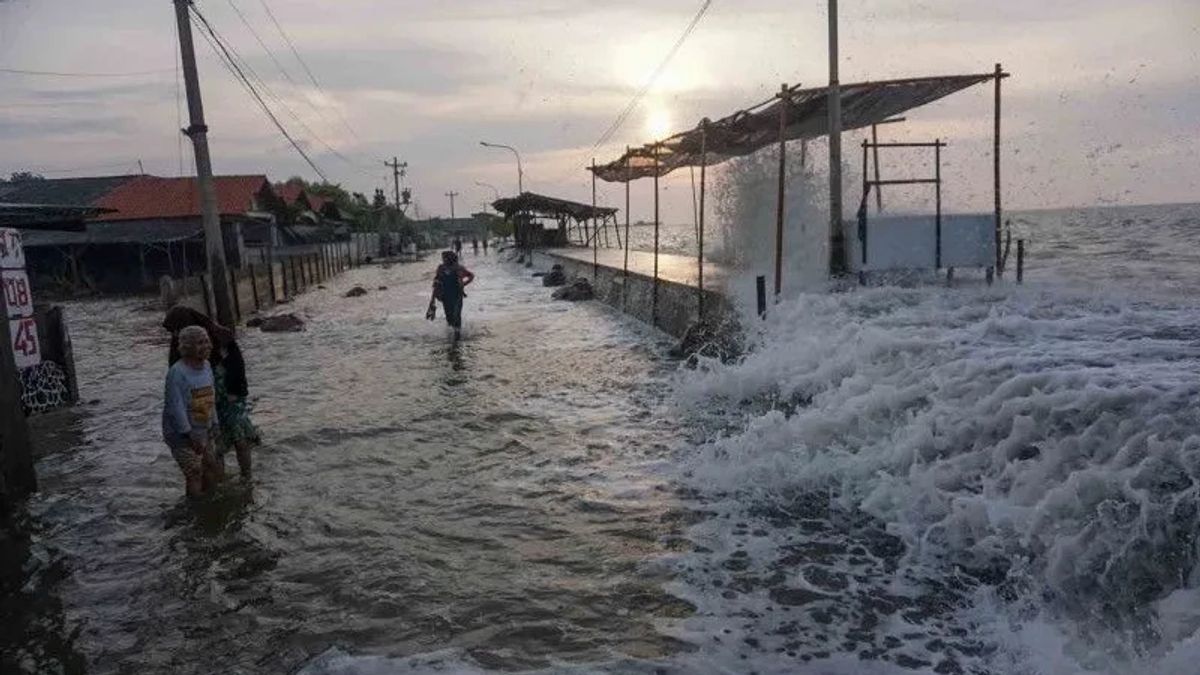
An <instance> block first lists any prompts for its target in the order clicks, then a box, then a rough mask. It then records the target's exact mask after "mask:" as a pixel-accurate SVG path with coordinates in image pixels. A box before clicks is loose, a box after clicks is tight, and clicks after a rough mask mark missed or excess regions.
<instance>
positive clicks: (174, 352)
mask: <svg viewBox="0 0 1200 675" xmlns="http://www.w3.org/2000/svg"><path fill="white" fill-rule="evenodd" d="M188 326H198V327H200V328H202V329H204V331H205V332H206V333H207V334H208V336H209V340H210V342H211V343H212V353H211V356H210V357H209V364H210V366H211V367H212V372H213V381H214V386H215V392H216V410H217V419H218V422H219V423H220V428H221V434H220V436H219V437H218V438H216V439H214V440H215V441H216V445H215V452H216V453H217V454H216V457H217V461H218V463H219V464H220V465H221V468H222V472H223V471H224V466H225V453H227V452H229V451H230V450H233V451H234V452H235V454H236V455H237V463H238V469H239V470H240V472H241V475H242V478H243V479H245V480H250V479H251V477H252V467H253V459H252V457H251V455H250V449H251V448H252V447H253V446H255V445H258V444H259V443H260V440H261V439H260V436H259V433H258V429H256V428H255V426H254V423H253V422H252V421H251V420H250V414H249V411H248V409H247V398H248V397H249V395H250V391H249V385H248V384H247V379H246V362H245V359H243V358H242V350H241V348H240V347H239V346H238V343H237V341H236V340H235V339H234V334H233V331H231V330H230V329H228V328H225V327H224V326H222V325H220V324H218V323H216V322H215V321H213V320H212V319H211V318H209V317H208V316H206V315H204V314H202V313H200V312H197V311H196V310H194V309H191V308H190V307H184V306H182V305H180V306H177V307H173V308H171V310H170V311H168V312H167V316H166V318H165V319H164V320H163V328H166V329H167V330H169V331H171V333H172V336H173V337H172V340H171V349H170V353H169V354H168V357H167V359H168V362H169V363H171V364H174V363H175V362H176V361H177V360H178V359H179V358H180V352H179V349H178V335H179V332H180V331H181V330H183V329H184V328H186V327H188Z"/></svg>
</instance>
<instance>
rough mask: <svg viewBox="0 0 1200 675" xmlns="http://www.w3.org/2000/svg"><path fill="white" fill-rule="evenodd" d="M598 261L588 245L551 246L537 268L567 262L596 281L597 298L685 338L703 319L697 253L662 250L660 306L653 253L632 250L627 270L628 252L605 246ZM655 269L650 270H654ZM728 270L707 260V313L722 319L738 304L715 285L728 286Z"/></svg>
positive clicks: (570, 273)
mask: <svg viewBox="0 0 1200 675" xmlns="http://www.w3.org/2000/svg"><path fill="white" fill-rule="evenodd" d="M600 253H601V254H602V255H598V256H597V258H598V259H599V262H598V263H596V264H593V262H592V251H591V250H588V249H582V248H581V249H548V250H539V251H537V252H536V253H535V254H534V267H535V268H538V269H542V268H546V269H548V268H549V267H550V265H552V264H554V263H558V264H561V265H562V266H563V270H564V271H565V272H566V275H567V278H568V279H572V278H574V277H583V278H585V279H587V280H588V281H591V282H592V287H593V288H594V289H595V291H596V298H597V299H598V300H601V301H603V302H606V303H608V304H609V305H611V306H613V307H615V308H617V309H620V310H622V311H624V312H625V313H626V314H630V315H632V316H634V317H637V318H638V319H640V320H642V321H644V322H646V323H648V324H651V325H653V326H655V327H656V328H658V329H659V330H661V331H663V332H665V333H667V334H668V335H672V336H674V337H677V338H682V337H683V336H684V334H685V333H686V332H687V330H688V328H689V327H690V326H691V325H692V324H694V323H696V321H697V320H698V319H699V303H700V291H699V286H698V285H697V279H696V274H695V271H694V269H695V266H696V262H695V259H694V258H687V257H684V256H679V255H669V254H660V256H659V268H660V269H659V279H658V303H657V311H655V310H656V307H655V302H654V286H655V280H654V274H653V271H652V270H653V255H652V254H649V253H645V252H642V251H630V265H629V267H630V269H629V273H628V275H626V273H625V271H624V269H623V264H624V251H621V250H618V249H605V250H602V251H601V252H600ZM648 268H649V269H648ZM724 278H725V271H724V270H723V269H721V268H720V267H719V266H717V265H715V264H712V263H705V284H704V287H705V290H704V316H705V318H706V319H712V320H721V319H724V318H725V317H728V316H731V315H732V314H733V306H732V304H731V303H730V302H729V299H728V298H726V297H725V295H724V294H723V293H722V292H721V291H719V290H715V289H723V288H724Z"/></svg>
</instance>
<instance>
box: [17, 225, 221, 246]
mask: <svg viewBox="0 0 1200 675" xmlns="http://www.w3.org/2000/svg"><path fill="white" fill-rule="evenodd" d="M202 231H203V228H202V226H201V224H200V223H199V222H198V221H190V220H161V219H156V220H135V221H128V222H116V223H97V222H92V223H88V224H87V229H86V230H84V231H83V232H54V231H44V230H21V243H22V244H23V245H24V246H25V248H38V247H42V246H71V245H83V244H92V245H96V244H162V243H166V242H170V241H181V240H184V239H194V238H195V239H198V238H200V237H201V234H202Z"/></svg>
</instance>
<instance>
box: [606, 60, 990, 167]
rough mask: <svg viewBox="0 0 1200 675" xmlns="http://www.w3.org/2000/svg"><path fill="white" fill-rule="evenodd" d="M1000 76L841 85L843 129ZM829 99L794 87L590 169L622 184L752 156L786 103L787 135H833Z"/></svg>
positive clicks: (770, 137) (819, 91) (771, 134)
mask: <svg viewBox="0 0 1200 675" xmlns="http://www.w3.org/2000/svg"><path fill="white" fill-rule="evenodd" d="M999 76H1000V77H1005V76H1006V74H1003V73H1002V74H1000V75H999ZM996 77H997V74H996V73H984V74H979V75H949V76H939V77H919V78H910V79H904V80H885V81H880V82H858V83H854V84H843V85H841V99H842V129H843V130H845V131H849V130H851V129H859V128H862V127H868V126H871V125H872V124H878V123H880V122H883V121H885V120H887V119H888V118H891V117H894V116H896V115H899V114H900V113H903V112H904V111H906V110H911V109H913V108H917V107H920V106H922V105H925V104H927V103H931V102H933V101H936V100H938V99H940V98H944V97H946V96H949V95H950V94H953V93H955V92H957V91H961V90H963V89H966V88H967V87H971V86H973V85H976V84H979V83H981V82H987V81H990V80H993V79H995V78H996ZM828 100H829V87H814V88H809V89H801V88H799V87H793V88H791V89H788V90H787V91H786V92H780V94H779V95H777V96H775V97H773V98H771V99H769V100H767V101H764V102H762V103H760V104H758V105H756V106H753V107H751V108H749V109H746V110H741V111H738V112H736V113H734V114H732V115H729V116H728V117H724V118H722V119H719V120H716V121H712V122H707V123H706V122H701V123H700V124H699V125H697V126H696V128H694V129H690V130H688V131H684V132H681V133H678V134H675V135H674V136H671V137H669V138H667V139H666V140H664V141H661V142H659V143H649V144H647V145H644V146H642V147H639V148H633V149H631V150H630V151H629V152H627V153H625V154H624V155H622V156H621V157H620V158H619V159H617V160H615V161H612V162H609V163H608V164H603V165H600V166H597V167H595V168H594V169H591V170H592V171H594V172H595V174H596V177H597V178H600V179H601V180H604V181H608V182H610V183H623V182H627V181H630V180H637V179H639V178H647V177H651V176H654V175H655V173H656V167H657V174H658V175H659V176H665V175H666V174H668V173H671V172H672V171H674V170H675V169H679V168H683V167H686V166H700V164H701V163H702V162H703V163H706V164H707V165H709V166H712V165H714V164H719V163H721V162H724V161H726V160H728V159H732V158H734V157H741V156H744V155H749V154H751V153H753V152H754V151H756V150H759V149H760V148H763V147H766V146H767V145H770V144H772V143H778V142H779V135H780V134H779V126H780V115H781V111H780V107H781V106H786V109H785V111H784V112H783V115H784V117H785V121H784V125H785V126H784V136H785V138H787V140H796V139H810V138H819V137H821V136H825V135H828V134H829V106H828ZM702 140H703V146H704V150H705V151H706V152H704V153H702V152H701V146H702ZM656 154H657V162H656V161H655V155H656Z"/></svg>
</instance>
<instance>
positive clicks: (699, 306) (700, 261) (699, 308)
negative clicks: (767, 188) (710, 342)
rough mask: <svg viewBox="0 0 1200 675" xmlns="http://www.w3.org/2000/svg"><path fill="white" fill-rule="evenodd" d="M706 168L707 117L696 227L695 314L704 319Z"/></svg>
mask: <svg viewBox="0 0 1200 675" xmlns="http://www.w3.org/2000/svg"><path fill="white" fill-rule="evenodd" d="M707 168H708V119H707V118H706V119H704V120H701V122H700V206H699V207H698V210H697V211H698V212H697V219H698V221H699V225H698V226H697V227H696V234H697V235H698V236H697V238H696V241H697V249H698V250H697V252H696V316H697V318H699V319H700V320H701V321H703V320H704V184H705V175H706V169H707Z"/></svg>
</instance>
